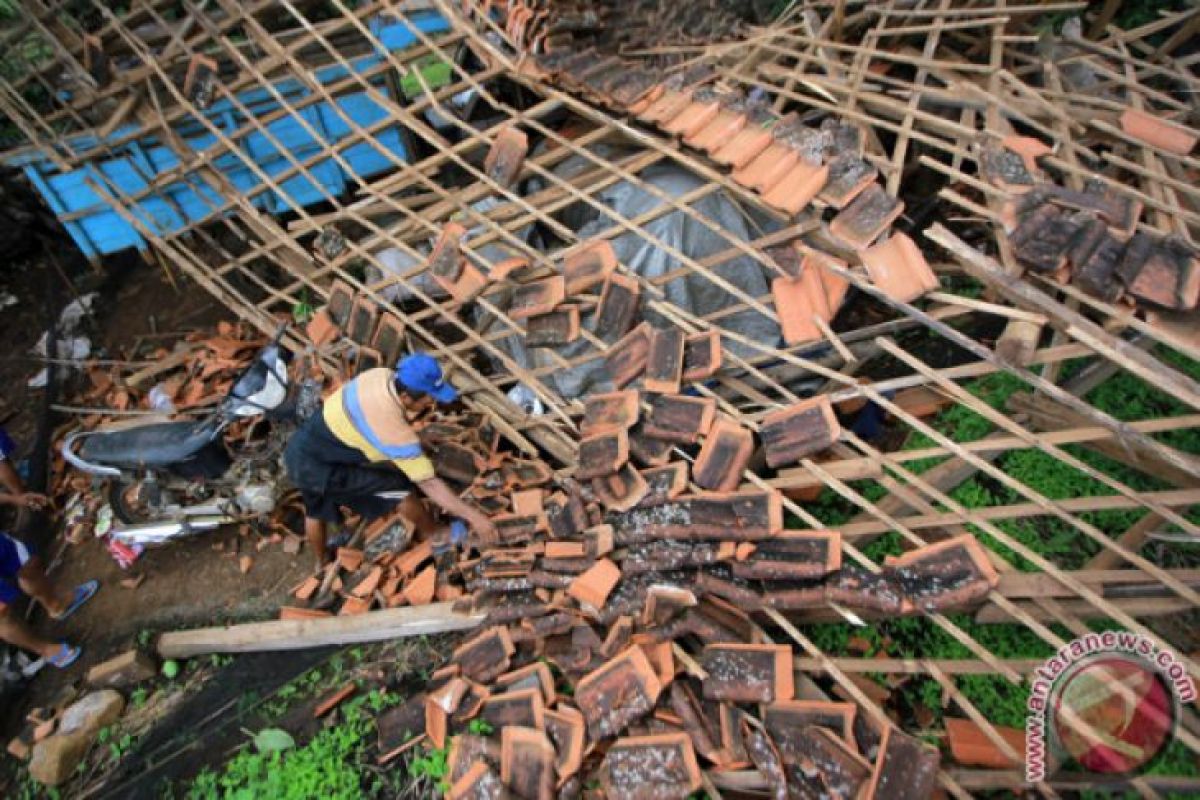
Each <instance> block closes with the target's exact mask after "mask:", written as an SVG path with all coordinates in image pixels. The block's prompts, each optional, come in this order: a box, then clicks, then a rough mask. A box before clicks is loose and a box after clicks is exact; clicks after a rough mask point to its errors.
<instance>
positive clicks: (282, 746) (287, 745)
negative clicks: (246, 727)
mask: <svg viewBox="0 0 1200 800" xmlns="http://www.w3.org/2000/svg"><path fill="white" fill-rule="evenodd" d="M254 746H255V747H256V748H258V752H260V753H282V752H283V751H284V750H290V749H292V748H293V747H295V746H296V740H295V739H293V738H292V735H291V734H290V733H288V732H287V731H285V730H282V729H280V728H263V729H262V730H261V731H259V732H258V734H257V735H256V736H255V737H254Z"/></svg>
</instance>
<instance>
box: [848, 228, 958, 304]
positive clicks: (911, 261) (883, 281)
mask: <svg viewBox="0 0 1200 800" xmlns="http://www.w3.org/2000/svg"><path fill="white" fill-rule="evenodd" d="M859 256H860V257H861V258H862V262H863V265H864V266H865V267H866V268H867V274H868V275H869V276H870V277H871V283H873V284H875V285H876V286H877V287H879V289H880V290H881V291H882V292H883V293H884V294H886V295H887V296H888V297H890V298H892V299H893V300H896V301H898V302H901V303H911V302H912V301H913V300H916V299H917V298H918V297H920V296H921V295H923V294H925V293H926V292H932V291H935V290H937V289H938V288H939V284H938V279H937V275H935V274H934V272H933V270H932V269H930V267H929V263H928V262H926V260H925V256H924V255H923V254H922V253H921V249H920V248H919V247H917V245H916V242H914V241H913V240H912V239H911V238H909V237H908V236H907V235H905V234H903V233H899V232H897V233H893V234H892V235H891V236H890V237H888V238H887V239H885V240H884V241H882V242H880V243H879V244H877V245H875V246H874V247H869V248H867V249H866V250H863V251H862V252H861V253H859Z"/></svg>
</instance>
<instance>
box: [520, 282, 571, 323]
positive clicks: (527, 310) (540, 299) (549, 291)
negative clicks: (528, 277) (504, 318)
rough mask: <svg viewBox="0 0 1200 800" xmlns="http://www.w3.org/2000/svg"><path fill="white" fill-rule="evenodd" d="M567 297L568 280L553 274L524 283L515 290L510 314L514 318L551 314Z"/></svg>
mask: <svg viewBox="0 0 1200 800" xmlns="http://www.w3.org/2000/svg"><path fill="white" fill-rule="evenodd" d="M565 299H566V282H565V281H564V280H563V277H562V276H561V275H552V276H551V277H549V278H542V279H541V280H539V281H533V282H532V283H523V284H521V285H520V286H518V287H517V288H516V289H515V290H514V291H513V296H512V303H511V304H510V305H509V307H508V315H509V316H510V317H512V318H513V319H525V318H526V317H534V316H538V315H540V314H549V313H550V312H551V311H553V310H554V308H555V306H557V305H558V304H559V303H561V302H562V301H563V300H565Z"/></svg>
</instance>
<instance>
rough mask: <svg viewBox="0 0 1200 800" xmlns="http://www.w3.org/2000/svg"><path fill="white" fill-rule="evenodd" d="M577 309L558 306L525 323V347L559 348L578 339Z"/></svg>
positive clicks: (575, 307)
mask: <svg viewBox="0 0 1200 800" xmlns="http://www.w3.org/2000/svg"><path fill="white" fill-rule="evenodd" d="M579 318H580V317H579V307H578V306H572V305H564V306H559V307H558V308H556V309H554V310H553V311H548V312H546V313H545V314H535V315H532V316H530V317H529V318H528V320H527V321H526V322H525V346H526V347H561V346H563V345H567V344H570V343H571V342H573V341H575V340H576V339H578V338H579V330H580V328H579Z"/></svg>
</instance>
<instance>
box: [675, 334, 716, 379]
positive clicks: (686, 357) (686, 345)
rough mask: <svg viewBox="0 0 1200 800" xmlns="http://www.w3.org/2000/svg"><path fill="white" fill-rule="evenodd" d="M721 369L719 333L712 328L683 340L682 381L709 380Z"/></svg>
mask: <svg viewBox="0 0 1200 800" xmlns="http://www.w3.org/2000/svg"><path fill="white" fill-rule="evenodd" d="M719 369H721V332H720V331H719V330H718V329H716V328H713V329H712V330H708V331H705V332H704V333H693V334H691V335H690V336H687V337H686V338H685V339H684V340H683V375H682V379H683V381H685V382H687V383H693V382H695V381H702V380H704V379H706V378H711V377H712V376H713V375H715V374H716V373H717V370H719Z"/></svg>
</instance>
